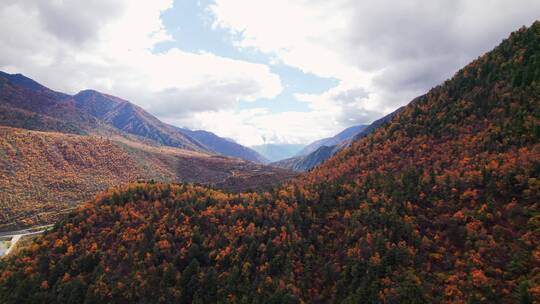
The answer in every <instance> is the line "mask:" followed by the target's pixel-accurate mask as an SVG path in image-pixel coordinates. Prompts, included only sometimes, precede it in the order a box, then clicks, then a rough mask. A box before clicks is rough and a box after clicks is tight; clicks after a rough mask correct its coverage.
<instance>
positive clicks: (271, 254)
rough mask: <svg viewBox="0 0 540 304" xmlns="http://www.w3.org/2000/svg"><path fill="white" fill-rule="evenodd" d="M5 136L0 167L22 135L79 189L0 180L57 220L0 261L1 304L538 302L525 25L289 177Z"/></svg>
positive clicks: (533, 36)
mask: <svg viewBox="0 0 540 304" xmlns="http://www.w3.org/2000/svg"><path fill="white" fill-rule="evenodd" d="M10 117H13V116H10ZM55 125H56V126H57V124H55ZM12 127H13V125H12ZM16 127H17V126H16ZM17 128H20V126H18V127H17ZM17 130H19V129H17ZM21 130H22V129H21ZM41 131H43V130H41ZM45 131H47V130H45ZM48 131H49V132H50V131H54V132H58V130H48ZM7 133H9V134H10V135H9V136H3V139H2V140H1V141H0V153H3V154H2V155H3V156H2V157H13V158H14V159H15V157H16V155H18V154H17V153H21V152H18V151H17V150H16V149H14V148H11V147H13V146H18V147H20V149H21V151H22V150H23V149H28V150H29V151H30V150H32V149H34V150H37V148H35V147H32V146H29V144H26V145H24V144H23V143H24V142H28V141H31V142H34V143H35V142H36V140H37V139H36V138H38V137H39V140H41V141H49V142H53V143H55V144H54V145H51V144H48V145H47V146H48V147H51V146H54V147H55V148H54V149H56V150H58V149H60V150H62V149H67V150H69V151H68V152H69V153H68V152H65V153H63V155H64V156H63V157H62V158H59V159H62V161H67V162H69V159H66V158H65V155H67V157H70V156H69V155H71V157H72V158H73V159H74V160H75V162H82V163H81V164H76V163H74V162H73V161H72V162H70V167H69V168H71V169H70V170H71V171H69V172H68V173H69V175H73V176H74V175H77V174H84V178H82V179H81V178H79V179H78V181H77V182H76V183H72V184H71V187H72V188H73V189H75V190H74V191H72V190H69V189H68V190H62V191H56V192H53V191H48V190H44V189H50V188H47V187H48V185H50V183H52V181H51V180H44V181H43V183H45V182H47V183H48V184H47V185H42V184H33V183H32V181H31V179H23V178H21V177H19V178H18V179H10V181H11V182H12V183H15V182H19V183H22V184H24V185H25V187H27V188H30V189H33V190H29V191H28V192H27V195H33V194H32V193H33V192H32V191H47V192H46V193H47V196H46V197H47V200H46V202H45V203H44V205H45V206H46V208H44V210H46V211H47V210H48V211H50V210H63V211H64V212H63V213H62V214H61V216H57V215H55V216H53V219H54V221H55V224H54V227H53V228H52V229H51V230H48V231H45V232H44V233H43V234H42V235H40V236H38V237H35V238H34V239H33V240H32V241H31V242H28V243H27V244H25V245H24V246H23V247H22V248H20V249H19V250H18V252H17V253H16V254H13V255H10V256H8V257H6V258H2V259H0V302H2V303H6V304H7V303H88V304H89V303H402V304H403V303H522V304H525V303H540V22H538V21H537V22H535V23H534V24H532V25H531V26H530V27H527V28H525V27H523V28H521V29H519V30H517V31H515V32H513V33H512V34H511V35H510V36H509V37H508V38H507V39H505V40H504V41H502V43H501V44H500V45H498V46H497V47H495V48H494V49H493V50H492V51H490V52H488V53H486V54H483V55H481V56H480V57H478V58H477V59H476V60H474V61H473V62H471V63H470V64H468V65H466V66H465V67H463V68H462V69H461V70H459V71H458V72H457V73H455V75H454V76H453V77H452V78H451V79H448V80H447V81H445V82H444V83H442V84H440V85H438V86H436V87H434V88H433V89H431V90H430V91H429V92H427V93H426V94H424V95H422V96H419V97H417V98H415V99H414V100H412V101H411V102H410V103H409V104H408V105H407V106H405V107H404V108H403V109H402V110H400V111H399V112H398V113H396V115H395V116H394V117H393V118H392V119H391V121H389V122H388V123H385V124H383V125H382V126H380V127H378V128H377V129H375V130H374V131H373V132H372V133H370V134H369V135H367V136H365V137H363V138H359V139H357V140H355V141H354V142H352V144H351V145H350V146H349V147H346V148H344V149H343V150H341V151H340V152H338V153H337V154H335V155H334V156H333V157H331V158H330V159H329V160H327V161H325V162H324V163H322V164H321V165H320V166H318V167H315V168H314V169H313V170H311V171H309V172H306V173H303V174H300V175H298V176H296V177H294V178H293V176H294V175H296V174H292V173H290V172H285V171H280V170H278V169H265V168H266V167H264V166H262V165H261V166H255V167H253V166H252V165H246V164H244V163H243V162H239V161H238V163H234V164H233V163H231V162H233V161H232V160H230V161H228V162H227V163H226V165H223V163H222V162H219V164H220V165H221V166H225V167H226V169H224V170H223V172H226V173H223V178H221V179H218V180H213V181H211V182H208V183H206V184H205V185H202V184H199V183H198V182H200V181H201V180H203V178H199V179H195V180H193V179H192V180H189V179H187V178H186V177H187V176H188V175H189V174H188V173H189V172H188V173H186V175H185V176H181V177H178V175H179V173H177V172H169V171H167V168H170V167H171V166H170V165H167V164H172V163H174V164H176V163H177V162H178V159H180V158H178V157H179V156H174V155H177V154H178V153H179V152H171V151H172V150H171V151H168V152H167V153H166V156H163V155H164V154H163V152H157V151H158V150H159V149H160V148H156V147H155V146H152V147H153V148H149V147H146V148H144V149H142V148H140V146H139V145H136V146H135V145H133V144H132V141H131V140H132V139H131V138H130V137H123V139H122V141H121V142H122V143H124V144H123V145H122V144H119V143H118V142H111V141H109V140H107V139H99V138H97V137H92V138H87V137H84V134H79V135H73V134H71V135H69V136H68V137H69V140H66V139H65V136H67V135H65V134H62V135H54V134H59V133H52V132H51V133H48V134H47V135H40V134H41V132H38V131H36V130H34V131H13V130H12V129H4V128H0V134H7ZM43 133H46V132H43ZM32 137H35V138H34V139H31V138H32ZM29 138H30V139H29ZM59 138H61V139H59ZM58 141H61V142H62V143H59V142H58ZM89 146H92V147H95V146H98V147H99V149H97V150H93V149H91V148H89ZM126 146H127V147H128V148H126ZM78 149H80V151H84V152H77V151H78ZM56 150H55V151H56ZM32 151H33V150H32ZM174 151H176V150H174ZM98 152H99V154H98ZM32 153H33V152H32ZM52 153H53V152H50V154H52ZM55 153H56V152H55ZM175 153H176V154H175ZM193 153H195V152H193ZM196 153H199V152H196ZM38 154H39V153H38ZM102 154H104V155H102ZM4 155H5V156H4ZM22 155H29V154H24V153H23V154H22ZM32 155H33V154H32ZM133 155H139V156H140V155H144V158H142V157H134V156H133ZM22 157H23V156H19V158H17V159H18V162H17V163H10V165H12V166H15V165H16V166H23V165H26V164H28V163H29V161H25V162H23V161H22V160H21V159H22ZM28 157H30V156H28ZM32 157H33V159H37V160H39V161H40V162H42V163H47V160H45V158H47V156H43V155H37V154H36V155H34V156H32ZM174 157H177V158H174ZM182 157H187V156H182ZM40 159H43V160H40ZM49 159H50V158H49ZM141 159H142V160H141ZM155 159H160V161H159V162H158V161H156V160H155ZM173 159H174V160H173ZM199 159H202V160H200V162H201V163H205V164H206V163H207V162H208V161H209V160H208V159H207V158H203V157H202V156H201V158H199ZM105 160H107V161H105ZM2 161H3V160H0V162H2ZM85 162H92V164H94V165H93V166H85V165H84V163H85ZM186 162H187V161H186ZM216 162H217V161H216ZM115 164H116V165H117V166H118V167H115ZM164 164H165V165H164ZM213 164H214V165H215V164H218V163H213ZM214 165H206V167H212V166H214ZM5 166H7V165H5ZM51 166H52V165H51ZM216 166H217V165H216ZM231 166H232V167H234V168H232V169H231ZM235 166H236V167H235ZM246 166H249V170H247V169H245V167H246ZM202 167H204V166H201V168H202ZM206 167H204V168H206ZM237 167H242V168H244V169H242V168H240V169H238V168H237ZM51 168H52V167H51ZM182 168H188V165H184V167H182ZM29 170H30V169H29ZM32 170H36V171H35V173H34V174H37V175H40V176H46V175H47V174H48V173H47V172H43V171H40V170H46V171H48V172H56V171H54V170H52V169H47V168H46V167H42V168H41V169H40V170H38V169H32ZM96 170H97V171H98V174H96V172H95V171H96ZM152 170H153V171H152ZM186 170H187V169H182V170H181V172H186ZM201 170H202V169H201ZM272 170H274V171H272ZM149 171H151V172H153V173H147V172H149ZM205 172H206V171H205ZM220 172H221V171H220ZM231 172H232V173H231ZM4 174H7V173H4ZM55 174H56V173H55ZM216 174H217V173H216ZM220 174H221V173H220ZM238 175H240V179H239V180H238V178H239V177H238ZM171 176H172V177H171ZM245 176H247V177H245ZM261 176H262V177H261ZM268 176H270V179H271V181H272V183H271V184H272V185H271V187H266V188H261V189H259V188H260V187H258V186H259V185H260V184H261V183H262V184H264V183H270V182H268V180H269V177H268ZM283 176H286V178H285V177H283ZM98 177H99V178H98ZM233 177H234V178H237V179H236V180H235V179H234V178H233ZM244 177H245V178H244ZM262 178H264V179H263V180H262V181H261V179H262ZM291 178H292V179H291ZM51 179H56V175H54V176H53V177H51ZM254 179H256V180H257V181H254ZM69 180H70V179H69V176H66V175H63V179H62V180H60V181H58V182H59V183H64V184H68V182H69ZM171 180H172V182H166V181H171ZM194 182H195V183H194ZM249 183H251V184H249ZM280 183H281V184H280ZM3 184H5V187H6V189H7V188H8V187H10V184H9V183H7V182H4V183H3ZM32 184H33V186H32ZM64 184H63V185H59V186H58V187H60V188H62V189H66V185H64ZM248 184H249V185H248ZM278 184H279V185H278ZM224 185H225V186H224ZM227 186H228V187H227ZM105 188H107V190H105V191H103V192H101V193H99V194H98V195H97V196H92V198H90V197H89V196H86V195H85V196H84V197H83V196H81V195H77V194H76V193H77V192H84V193H90V192H92V193H93V192H97V191H99V190H102V189H105ZM224 188H225V189H224ZM246 188H255V189H253V191H248V190H246ZM20 189H23V188H20ZM55 196H57V198H58V199H57V200H55ZM0 199H2V202H4V201H5V202H6V203H4V204H0V210H2V214H0V220H4V221H7V220H8V217H9V219H17V218H19V219H22V220H26V221H29V220H28V219H27V218H32V217H30V216H28V217H26V216H25V215H28V214H30V213H32V211H31V209H32V206H31V205H17V202H18V201H19V200H20V199H21V196H20V195H19V194H18V192H16V191H11V192H2V193H1V194H0ZM82 200H84V201H85V202H84V203H82V204H79V203H77V204H75V203H71V201H77V202H80V201H82ZM8 201H9V203H8ZM55 201H56V202H57V203H59V204H61V208H60V207H58V205H55ZM11 206H18V207H17V208H19V209H20V210H19V211H17V212H15V211H9V210H11V209H10V208H11ZM29 210H30V211H29ZM32 215H34V213H32ZM34 219H35V217H34ZM41 219H43V222H46V221H47V215H46V213H45V214H42V215H41Z"/></svg>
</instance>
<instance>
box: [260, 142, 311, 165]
mask: <svg viewBox="0 0 540 304" xmlns="http://www.w3.org/2000/svg"><path fill="white" fill-rule="evenodd" d="M251 148H252V149H253V150H255V151H257V152H258V153H259V154H261V155H262V156H264V157H265V158H266V159H268V160H269V161H271V162H275V161H278V160H282V159H285V158H289V157H292V156H294V155H296V154H297V153H298V152H300V150H302V149H303V148H304V145H299V144H264V145H258V146H251Z"/></svg>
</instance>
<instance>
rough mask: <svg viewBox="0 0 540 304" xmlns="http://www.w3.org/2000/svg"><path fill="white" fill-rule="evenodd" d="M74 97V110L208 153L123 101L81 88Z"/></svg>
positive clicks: (164, 142) (126, 129)
mask: <svg viewBox="0 0 540 304" xmlns="http://www.w3.org/2000/svg"><path fill="white" fill-rule="evenodd" d="M73 100H74V104H75V106H76V107H77V109H79V110H81V111H83V112H84V113H88V114H90V115H92V116H93V117H96V118H98V119H100V120H101V121H104V122H105V123H108V124H110V125H112V126H114V127H115V128H117V129H119V130H122V131H124V132H126V133H129V134H133V135H136V136H140V137H143V138H147V139H150V140H153V141H155V142H157V143H158V144H160V145H165V146H171V147H178V148H183V149H189V150H193V151H206V152H209V150H208V149H207V148H206V147H205V146H204V145H202V144H201V143H199V142H198V141H196V140H194V139H193V138H191V137H189V136H186V135H185V134H183V133H181V132H178V130H176V128H175V127H173V126H171V125H168V124H165V123H163V122H161V121H160V120H159V119H157V118H156V117H154V116H152V115H151V114H150V113H148V112H146V111H145V110H143V109H142V108H141V107H138V106H136V105H134V104H132V103H130V102H128V101H126V100H123V99H120V98H118V97H114V96H111V95H107V94H103V93H100V92H97V91H94V90H85V91H81V92H79V93H77V94H76V95H75V96H73Z"/></svg>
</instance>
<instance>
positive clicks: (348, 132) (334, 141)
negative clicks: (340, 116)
mask: <svg viewBox="0 0 540 304" xmlns="http://www.w3.org/2000/svg"><path fill="white" fill-rule="evenodd" d="M367 126H368V125H358V126H352V127H350V128H347V129H345V130H343V131H341V132H339V133H338V134H337V135H335V136H332V137H328V138H323V139H319V140H317V141H314V142H312V143H311V144H309V145H307V146H306V147H304V149H302V150H301V151H300V152H298V153H297V154H296V156H303V155H308V154H310V153H312V152H315V151H316V150H317V149H319V148H320V147H322V146H327V147H331V146H335V145H339V144H340V143H342V142H344V141H346V140H349V139H351V138H352V137H353V136H355V135H356V134H358V133H360V132H362V130H364V129H365V128H366V127H367Z"/></svg>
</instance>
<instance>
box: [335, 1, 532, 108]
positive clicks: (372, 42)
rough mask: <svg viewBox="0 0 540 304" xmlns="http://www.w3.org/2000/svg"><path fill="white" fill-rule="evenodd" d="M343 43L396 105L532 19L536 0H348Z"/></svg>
mask: <svg viewBox="0 0 540 304" xmlns="http://www.w3.org/2000/svg"><path fill="white" fill-rule="evenodd" d="M349 9H350V10H351V11H353V12H354V14H353V15H354V18H353V20H352V22H351V24H350V25H349V26H350V29H351V30H350V31H348V34H347V36H346V39H344V42H343V43H344V45H343V46H342V47H343V48H344V49H345V50H346V54H345V56H346V57H347V58H348V59H349V61H350V63H351V64H352V65H354V66H356V67H358V68H359V69H362V70H364V71H372V72H378V76H377V77H376V78H375V79H374V84H375V86H376V88H375V89H376V90H377V93H378V94H379V95H387V96H392V95H395V94H392V92H396V91H397V92H402V94H401V97H399V96H396V99H394V100H387V101H385V102H386V104H385V105H384V106H389V107H394V108H396V107H398V106H400V105H402V104H404V103H406V102H407V101H409V100H408V99H405V98H409V97H410V96H411V95H414V94H416V95H418V94H422V93H424V92H425V91H427V90H428V89H429V88H431V87H433V86H434V85H437V84H439V83H441V82H442V81H444V80H445V79H446V78H448V77H451V76H452V75H453V74H454V72H456V71H457V70H458V69H459V68H461V67H462V66H463V65H465V64H467V63H468V62H470V61H471V60H473V59H475V58H476V57H478V56H480V55H481V54H483V53H485V52H486V51H489V50H490V49H492V48H493V47H494V46H496V45H497V44H498V43H499V42H500V41H501V40H502V39H504V38H505V37H507V36H508V35H509V33H510V32H511V31H514V30H516V29H518V28H519V27H521V26H523V25H526V26H528V25H530V24H532V22H533V21H534V20H535V19H537V18H538V17H539V16H538V12H539V11H540V1H536V0H523V1H505V0H493V1H467V0H458V1H443V0H435V1H423V0H411V1H390V0H381V1H350V3H349Z"/></svg>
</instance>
